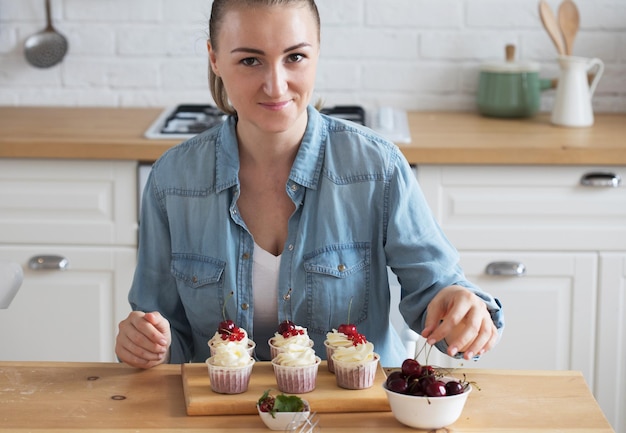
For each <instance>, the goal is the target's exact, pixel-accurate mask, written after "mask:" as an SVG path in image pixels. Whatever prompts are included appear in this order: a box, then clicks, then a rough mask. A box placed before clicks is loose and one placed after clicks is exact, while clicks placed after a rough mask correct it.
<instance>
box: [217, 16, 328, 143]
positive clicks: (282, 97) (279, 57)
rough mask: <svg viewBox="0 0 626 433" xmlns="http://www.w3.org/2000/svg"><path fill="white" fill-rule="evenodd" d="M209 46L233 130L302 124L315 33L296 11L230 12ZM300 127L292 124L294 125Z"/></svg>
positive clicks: (312, 78) (276, 130)
mask: <svg viewBox="0 0 626 433" xmlns="http://www.w3.org/2000/svg"><path fill="white" fill-rule="evenodd" d="M220 29H221V30H220V33H219V35H218V36H217V51H215V50H214V49H213V46H212V45H211V43H210V42H209V45H208V46H209V57H210V62H211V68H213V71H214V72H215V74H216V75H218V76H220V77H221V79H222V81H223V83H224V87H225V89H226V92H227V93H228V97H229V99H230V102H231V104H232V105H233V107H234V108H235V110H237V115H238V118H239V127H249V126H252V127H254V128H257V129H259V130H260V131H262V132H266V133H267V132H273V133H279V132H286V131H289V130H290V128H291V127H292V126H294V125H303V124H304V125H305V124H306V107H307V105H308V104H309V101H310V100H311V96H312V92H313V87H314V84H315V73H316V69H317V60H318V57H319V29H318V28H317V24H316V21H315V19H314V17H313V15H312V13H311V12H310V11H309V9H308V8H306V7H302V6H270V7H255V8H250V7H234V8H233V9H231V10H229V11H228V12H227V13H226V14H225V16H224V20H223V22H222V25H221V27H220ZM303 119H304V123H302V122H298V120H300V121H302V120H303Z"/></svg>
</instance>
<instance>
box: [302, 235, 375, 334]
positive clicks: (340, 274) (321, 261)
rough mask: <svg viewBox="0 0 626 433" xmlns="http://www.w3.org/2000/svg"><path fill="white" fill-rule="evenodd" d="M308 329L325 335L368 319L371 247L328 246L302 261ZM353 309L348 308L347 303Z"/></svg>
mask: <svg viewBox="0 0 626 433" xmlns="http://www.w3.org/2000/svg"><path fill="white" fill-rule="evenodd" d="M304 269H305V271H306V286H307V287H306V290H307V301H308V302H307V305H308V308H309V311H308V313H309V314H307V316H308V317H309V322H310V323H308V327H309V328H311V329H312V330H314V331H316V332H320V333H323V332H328V331H330V330H331V329H333V328H335V329H337V327H338V326H339V325H340V324H342V323H347V320H348V309H350V322H351V323H353V324H358V323H360V322H363V321H364V320H365V319H367V313H368V302H369V297H370V296H369V293H370V246H369V244H368V243H366V242H355V243H348V244H338V245H329V246H327V247H325V248H322V249H319V250H316V251H313V252H312V253H310V254H307V255H306V256H305V257H304ZM351 301H352V306H351V307H350V302H351Z"/></svg>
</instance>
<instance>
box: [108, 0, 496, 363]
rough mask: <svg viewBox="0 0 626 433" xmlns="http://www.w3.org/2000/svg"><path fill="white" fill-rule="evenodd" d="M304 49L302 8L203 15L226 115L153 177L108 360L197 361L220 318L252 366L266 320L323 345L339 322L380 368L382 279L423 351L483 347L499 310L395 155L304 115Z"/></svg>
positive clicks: (242, 5)
mask: <svg viewBox="0 0 626 433" xmlns="http://www.w3.org/2000/svg"><path fill="white" fill-rule="evenodd" d="M319 50H320V22H319V15H318V11H317V8H316V5H315V3H314V1H313V0H282V1H281V0H215V1H214V2H213V9H212V13H211V19H210V39H209V42H208V51H209V59H210V81H211V91H212V93H213V96H214V99H215V101H216V103H217V105H218V106H219V107H220V108H221V109H223V110H224V111H225V112H227V113H230V114H231V116H229V118H228V120H227V121H226V122H225V123H224V124H223V125H221V126H219V127H216V128H213V129H211V130H209V131H207V132H205V133H203V134H200V135H198V136H196V137H194V138H192V139H190V140H188V141H187V142H185V143H182V144H181V145H179V146H177V147H175V148H173V149H170V150H169V151H168V152H166V153H165V154H164V155H163V156H162V157H161V158H160V159H159V161H157V162H156V163H155V165H154V167H153V170H152V173H151V176H150V179H149V182H148V186H147V188H146V193H145V194H144V202H143V206H142V208H143V210H142V217H141V222H142V223H141V228H140V246H139V257H138V266H137V269H136V273H135V279H134V282H133V286H132V288H131V291H130V294H129V300H130V302H131V305H132V307H133V310H134V311H133V312H132V313H131V314H130V315H129V316H128V318H127V319H126V320H124V321H122V322H121V323H120V327H119V335H118V338H117V343H116V353H117V355H118V357H119V359H120V360H122V361H124V362H126V363H128V364H130V365H133V366H136V367H142V368H149V367H152V366H154V365H157V364H160V363H162V362H175V363H181V362H188V361H194V362H203V361H204V360H205V358H207V357H208V354H209V350H208V347H207V341H208V340H209V339H210V338H211V336H212V335H213V334H214V333H215V331H216V330H217V328H218V324H219V322H220V321H222V320H224V319H226V318H229V319H232V320H234V321H235V322H236V323H237V325H238V326H240V327H243V328H244V329H246V330H247V331H248V333H249V334H250V335H251V337H252V338H253V339H254V340H255V341H256V342H257V352H256V354H257V356H258V358H259V359H261V360H267V359H268V356H269V355H268V353H269V350H268V348H267V347H266V343H265V342H266V341H267V339H268V338H269V337H270V336H272V335H273V333H274V332H275V331H276V329H277V325H278V323H279V322H281V321H283V320H292V321H293V322H295V323H296V324H298V325H302V326H304V327H306V328H307V329H308V332H309V335H310V336H311V338H312V339H313V340H314V341H315V348H323V347H324V346H323V340H324V338H325V334H326V332H328V331H330V330H331V329H333V328H335V329H336V328H337V327H338V326H339V325H340V324H342V323H346V322H347V321H348V317H350V322H352V323H353V324H355V325H356V326H357V327H358V330H359V332H360V333H362V334H364V335H365V336H366V337H367V338H368V340H370V341H372V342H373V343H374V345H375V347H376V351H377V352H378V353H379V354H380V355H381V363H382V365H399V364H400V363H401V362H402V360H403V359H404V358H405V352H404V348H403V345H402V343H401V341H400V339H399V338H398V336H397V334H396V333H395V331H394V330H393V328H392V327H391V325H390V323H389V304H390V296H389V287H388V282H387V266H389V267H391V269H392V270H393V271H394V272H395V273H396V274H397V275H398V277H399V280H400V282H401V284H402V301H401V303H400V311H401V312H402V314H403V316H404V318H405V320H406V322H407V323H408V324H409V326H410V327H411V328H412V329H414V330H416V331H418V332H420V333H421V334H422V335H423V336H424V337H425V338H427V340H428V341H429V342H430V343H431V344H434V343H437V345H438V347H439V348H440V349H442V350H445V351H447V353H448V354H449V355H451V356H455V355H458V354H460V353H464V356H465V358H466V359H470V358H472V357H473V356H475V355H480V354H482V353H484V352H486V351H487V350H489V349H491V348H492V347H493V346H494V345H495V343H496V341H497V339H498V336H499V330H500V329H502V327H503V320H502V312H501V310H500V305H499V303H498V302H497V300H495V299H494V298H492V297H491V296H490V295H488V294H486V293H484V292H482V291H480V289H478V288H477V287H475V286H473V285H472V284H471V283H469V282H468V281H466V280H465V277H464V275H463V272H462V270H461V269H460V268H459V266H458V263H457V262H458V254H457V252H456V250H455V249H454V248H453V247H452V246H451V245H450V244H449V242H448V241H447V240H446V238H445V237H444V235H443V234H442V232H441V230H440V229H439V227H438V226H437V224H436V222H435V221H434V220H433V218H432V215H431V214H430V211H429V209H428V207H427V205H426V203H425V201H424V198H423V196H422V194H421V192H420V190H419V187H418V185H417V182H416V180H415V177H414V175H413V173H412V171H411V170H410V167H409V166H408V164H407V162H406V160H405V159H404V158H403V157H402V155H401V153H400V152H399V151H398V149H397V148H396V147H395V146H394V145H393V144H391V143H389V142H388V141H386V140H384V139H382V138H381V137H378V136H377V135H375V134H374V133H373V132H372V131H370V130H368V129H366V128H361V127H358V126H356V125H354V124H351V123H348V122H345V121H342V120H338V119H333V118H329V117H327V116H324V115H321V114H320V113H319V112H317V111H316V110H315V109H314V108H313V107H311V106H310V105H309V104H310V102H311V98H312V93H313V87H314V82H315V74H316V68H317V62H318V58H319ZM231 292H232V293H233V295H232V297H231V296H230V293H231ZM287 295H288V296H287ZM349 305H351V311H349V310H348V306H349ZM317 352H318V355H320V356H322V357H323V356H324V353H322V352H324V351H323V350H319V349H318V350H317Z"/></svg>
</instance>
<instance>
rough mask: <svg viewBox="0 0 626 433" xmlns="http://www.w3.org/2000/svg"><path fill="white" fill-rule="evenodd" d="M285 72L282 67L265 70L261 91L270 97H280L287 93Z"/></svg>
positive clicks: (276, 66) (277, 66) (275, 66)
mask: <svg viewBox="0 0 626 433" xmlns="http://www.w3.org/2000/svg"><path fill="white" fill-rule="evenodd" d="M287 87H288V85H287V71H285V68H284V66H283V65H274V66H272V67H270V68H268V70H267V75H266V77H265V82H264V84H263V90H264V91H265V93H266V94H267V95H268V96H270V97H272V98H276V97H280V96H282V95H284V94H285V93H286V92H287Z"/></svg>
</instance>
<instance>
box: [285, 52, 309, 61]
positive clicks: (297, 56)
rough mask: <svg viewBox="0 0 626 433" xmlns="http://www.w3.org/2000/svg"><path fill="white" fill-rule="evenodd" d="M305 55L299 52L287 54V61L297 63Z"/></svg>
mask: <svg viewBox="0 0 626 433" xmlns="http://www.w3.org/2000/svg"><path fill="white" fill-rule="evenodd" d="M305 57H306V56H305V55H304V54H300V53H293V54H289V55H288V56H287V62H288V63H298V62H300V61H302V60H304V59H305Z"/></svg>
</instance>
